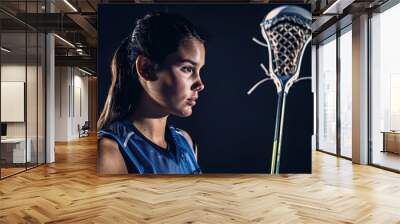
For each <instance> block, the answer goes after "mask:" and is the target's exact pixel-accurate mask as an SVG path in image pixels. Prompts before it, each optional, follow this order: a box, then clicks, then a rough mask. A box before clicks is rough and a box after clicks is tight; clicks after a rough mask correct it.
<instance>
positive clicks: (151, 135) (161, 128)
mask: <svg viewBox="0 0 400 224" xmlns="http://www.w3.org/2000/svg"><path fill="white" fill-rule="evenodd" d="M140 102H141V103H140V104H139V105H138V106H137V107H136V108H135V112H134V113H133V115H132V116H131V118H130V120H131V122H132V123H133V125H134V126H135V127H136V128H137V129H138V130H139V131H140V132H141V133H142V134H143V135H144V136H146V138H148V139H150V140H151V141H152V142H154V143H155V144H157V145H159V146H161V147H162V148H167V142H166V139H165V129H166V124H167V118H168V114H166V113H163V112H161V108H160V106H159V105H157V104H156V103H155V102H154V101H152V100H150V99H148V98H147V99H143V97H142V100H141V101H140Z"/></svg>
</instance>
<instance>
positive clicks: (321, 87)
mask: <svg viewBox="0 0 400 224" xmlns="http://www.w3.org/2000/svg"><path fill="white" fill-rule="evenodd" d="M318 148H319V149H320V150H324V151H327V152H331V153H336V40H335V37H332V40H331V41H328V42H327V43H324V44H321V45H320V46H319V48H318Z"/></svg>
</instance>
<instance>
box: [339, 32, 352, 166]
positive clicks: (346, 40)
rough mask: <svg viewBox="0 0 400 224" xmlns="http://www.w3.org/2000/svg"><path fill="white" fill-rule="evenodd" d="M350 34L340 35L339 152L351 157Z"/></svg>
mask: <svg viewBox="0 0 400 224" xmlns="http://www.w3.org/2000/svg"><path fill="white" fill-rule="evenodd" d="M351 42H352V35H351V30H349V31H348V32H346V33H344V34H342V35H341V36H340V153H341V155H342V156H346V157H349V158H351V156H352V155H351V154H352V150H351V141H352V126H351V124H352V110H351V108H352V105H351V103H352V100H351V98H352V93H351V90H352V88H351V85H352V66H351V64H352V49H351V48H352V44H351Z"/></svg>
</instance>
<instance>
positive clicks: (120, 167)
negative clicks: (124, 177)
mask: <svg viewBox="0 0 400 224" xmlns="http://www.w3.org/2000/svg"><path fill="white" fill-rule="evenodd" d="M98 141H99V144H98V148H97V172H98V173H99V174H127V173H128V170H127V168H126V164H125V160H124V158H123V157H122V154H121V152H120V150H119V147H118V143H117V142H116V141H114V140H112V139H110V138H107V137H102V138H100V139H99V140H98Z"/></svg>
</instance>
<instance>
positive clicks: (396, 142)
mask: <svg viewBox="0 0 400 224" xmlns="http://www.w3.org/2000/svg"><path fill="white" fill-rule="evenodd" d="M382 133H383V150H382V151H383V152H393V153H397V154H400V131H382Z"/></svg>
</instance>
